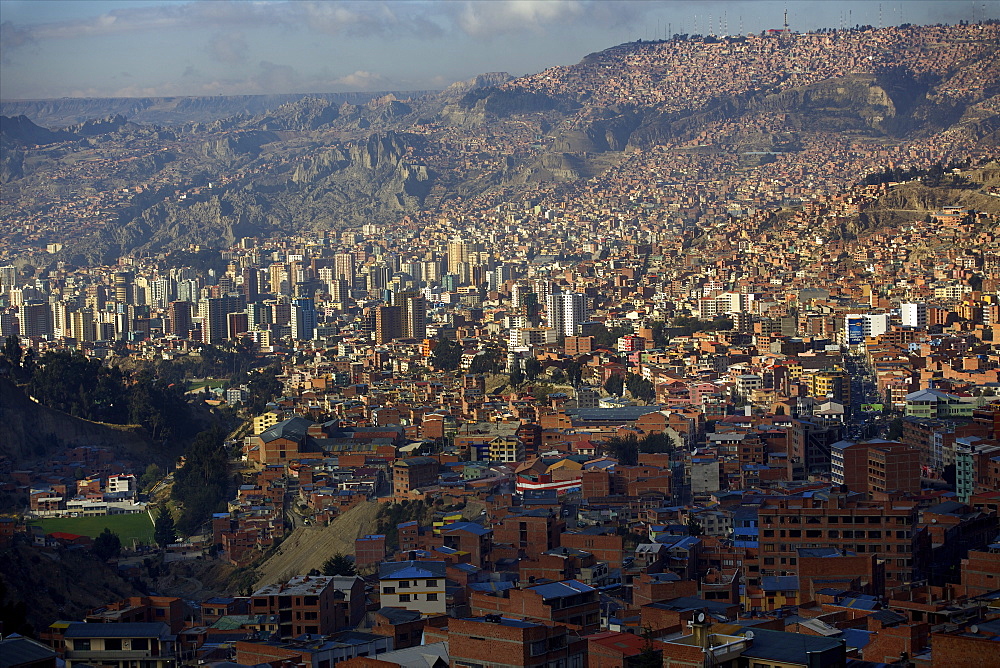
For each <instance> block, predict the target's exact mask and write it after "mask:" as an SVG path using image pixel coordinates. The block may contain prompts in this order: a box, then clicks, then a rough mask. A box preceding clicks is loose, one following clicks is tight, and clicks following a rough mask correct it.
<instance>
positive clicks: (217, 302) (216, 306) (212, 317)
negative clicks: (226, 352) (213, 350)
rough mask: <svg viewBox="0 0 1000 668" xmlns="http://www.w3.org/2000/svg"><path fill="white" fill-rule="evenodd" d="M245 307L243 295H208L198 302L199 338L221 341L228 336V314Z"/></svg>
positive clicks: (208, 340) (209, 341)
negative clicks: (200, 322)
mask: <svg viewBox="0 0 1000 668" xmlns="http://www.w3.org/2000/svg"><path fill="white" fill-rule="evenodd" d="M245 308H246V306H245V305H244V304H243V295H233V294H230V295H225V296H222V297H210V298H208V299H202V300H201V301H199V302H198V316H199V317H200V318H201V319H202V324H201V338H202V341H204V342H205V343H212V344H215V343H222V342H223V341H225V340H226V339H228V338H229V321H228V315H229V314H230V313H233V312H236V311H242V310H244V309H245Z"/></svg>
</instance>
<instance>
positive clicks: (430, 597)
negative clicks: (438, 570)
mask: <svg viewBox="0 0 1000 668" xmlns="http://www.w3.org/2000/svg"><path fill="white" fill-rule="evenodd" d="M427 600H428V601H436V600H438V595H437V594H427Z"/></svg>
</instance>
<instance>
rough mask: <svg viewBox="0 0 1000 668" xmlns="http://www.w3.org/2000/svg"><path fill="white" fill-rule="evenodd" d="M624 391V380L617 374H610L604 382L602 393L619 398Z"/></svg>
mask: <svg viewBox="0 0 1000 668" xmlns="http://www.w3.org/2000/svg"><path fill="white" fill-rule="evenodd" d="M624 390H625V379H624V378H622V377H621V376H619V375H618V374H612V375H611V376H610V377H609V378H608V379H607V380H606V381H604V391H605V392H607V393H608V394H610V395H611V396H613V397H620V396H621V395H622V392H623V391H624Z"/></svg>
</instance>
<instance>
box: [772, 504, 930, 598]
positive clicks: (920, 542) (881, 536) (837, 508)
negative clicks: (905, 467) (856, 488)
mask: <svg viewBox="0 0 1000 668" xmlns="http://www.w3.org/2000/svg"><path fill="white" fill-rule="evenodd" d="M758 518H759V519H758V521H759V527H760V537H759V550H760V560H761V567H760V574H761V575H762V576H765V575H797V574H798V548H800V547H824V546H830V547H834V548H836V549H838V550H848V551H850V552H854V553H856V554H858V555H872V554H874V555H877V556H878V557H879V558H882V559H885V562H886V563H885V571H886V573H885V577H886V583H887V586H889V585H890V584H892V583H903V582H910V581H912V580H913V579H915V577H916V575H917V574H918V573H919V572H921V571H922V569H923V568H924V562H925V561H926V559H927V555H928V554H929V552H928V551H929V547H930V546H929V544H928V541H927V533H926V531H924V530H922V529H921V528H919V527H918V526H917V507H916V504H914V503H912V502H908V501H907V502H904V501H894V502H890V503H885V502H882V501H867V500H865V499H864V498H862V497H861V496H860V495H857V494H851V495H848V494H831V495H829V497H828V498H824V496H822V495H814V496H811V497H784V498H775V499H770V498H766V499H764V502H763V503H762V504H761V506H760V509H759V511H758Z"/></svg>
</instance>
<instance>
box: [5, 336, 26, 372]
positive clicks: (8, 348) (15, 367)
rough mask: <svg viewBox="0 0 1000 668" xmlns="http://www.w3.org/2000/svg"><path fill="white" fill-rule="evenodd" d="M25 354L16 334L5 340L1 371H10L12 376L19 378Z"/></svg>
mask: <svg viewBox="0 0 1000 668" xmlns="http://www.w3.org/2000/svg"><path fill="white" fill-rule="evenodd" d="M23 354H24V351H22V350H21V340H20V339H19V338H17V335H16V334H11V335H10V336H8V337H7V338H6V339H4V342H3V348H2V349H0V369H9V370H10V373H11V375H12V376H14V377H15V378H19V377H20V375H21V358H22V357H23Z"/></svg>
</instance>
